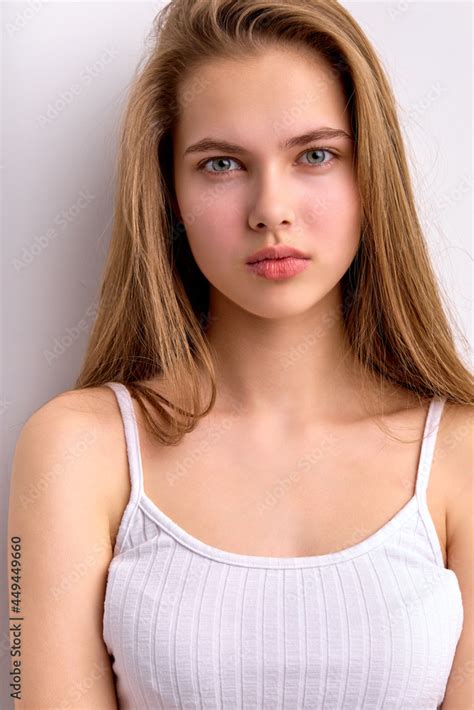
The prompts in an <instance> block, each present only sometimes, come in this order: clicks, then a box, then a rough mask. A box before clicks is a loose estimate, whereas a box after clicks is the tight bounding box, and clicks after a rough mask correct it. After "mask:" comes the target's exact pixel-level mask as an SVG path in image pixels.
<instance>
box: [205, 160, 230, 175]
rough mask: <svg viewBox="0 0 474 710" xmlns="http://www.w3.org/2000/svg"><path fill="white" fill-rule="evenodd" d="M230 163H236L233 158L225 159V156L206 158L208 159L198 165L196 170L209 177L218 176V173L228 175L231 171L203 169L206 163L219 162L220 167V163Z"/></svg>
mask: <svg viewBox="0 0 474 710" xmlns="http://www.w3.org/2000/svg"><path fill="white" fill-rule="evenodd" d="M232 161H233V162H236V161H235V160H234V158H227V157H226V156H218V157H217V158H208V159H207V160H205V161H204V162H203V163H201V164H200V165H198V170H201V171H202V172H204V173H208V174H210V175H218V174H219V173H229V172H233V171H231V170H206V169H205V168H206V165H207V164H208V163H218V162H220V163H221V165H222V163H224V164H225V163H229V162H232Z"/></svg>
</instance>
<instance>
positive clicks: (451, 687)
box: [439, 404, 474, 710]
mask: <svg viewBox="0 0 474 710" xmlns="http://www.w3.org/2000/svg"><path fill="white" fill-rule="evenodd" d="M445 409H446V412H445V413H444V415H443V417H442V420H441V421H442V426H441V425H440V431H439V434H440V436H441V440H440V442H439V444H440V448H439V456H440V457H442V460H443V469H444V472H445V474H446V481H447V491H448V492H447V511H446V523H447V566H448V568H449V569H450V570H452V571H453V572H454V573H455V575H456V579H457V581H458V584H459V589H460V591H461V596H462V603H463V624H462V632H461V635H460V638H459V641H458V643H457V647H456V653H455V656H454V661H453V665H452V669H451V673H450V676H449V679H448V683H447V686H446V692H445V697H444V701H443V708H445V709H446V710H456V709H457V708H467V707H472V697H473V692H474V686H473V679H472V673H468V672H466V669H468V668H469V666H470V665H472V658H473V653H474V607H473V602H474V556H473V552H474V524H473V522H474V515H473V492H474V487H473V479H474V461H473V453H474V452H473V436H472V435H473V426H474V414H473V410H474V407H472V406H459V405H451V404H449V405H448V404H446V405H445ZM443 420H444V421H443Z"/></svg>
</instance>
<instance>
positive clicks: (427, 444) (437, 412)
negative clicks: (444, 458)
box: [416, 397, 446, 505]
mask: <svg viewBox="0 0 474 710" xmlns="http://www.w3.org/2000/svg"><path fill="white" fill-rule="evenodd" d="M445 402H446V399H445V398H442V397H433V399H432V400H431V402H430V406H429V408H428V413H427V415H426V421H425V427H424V431H423V440H422V442H421V451H420V458H419V463H418V471H417V475H416V496H417V498H418V501H419V502H420V503H421V504H422V505H424V504H425V503H426V491H427V489H428V481H429V478H430V473H431V467H432V463H433V455H434V450H435V445H436V438H437V435H438V429H439V424H440V421H441V415H442V414H443V409H444V404H445Z"/></svg>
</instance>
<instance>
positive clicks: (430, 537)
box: [9, 0, 473, 710]
mask: <svg viewBox="0 0 474 710" xmlns="http://www.w3.org/2000/svg"><path fill="white" fill-rule="evenodd" d="M118 177H119V182H118V190H117V201H116V214H115V224H114V230H113V235H112V241H111V245H110V252H109V256H108V261H107V264H106V270H105V276H104V281H103V285H102V291H101V302H100V308H99V312H98V316H97V319H96V322H95V324H94V328H93V331H92V334H91V338H90V344H89V348H88V351H87V354H86V358H85V362H84V364H83V368H82V371H81V373H80V376H79V378H78V380H77V382H76V387H75V389H73V390H71V391H69V392H65V393H63V394H61V395H60V396H58V397H55V398H54V399H52V400H51V401H50V402H48V403H46V404H45V405H44V406H43V407H41V408H40V409H39V410H38V411H37V412H35V413H34V414H33V415H32V417H31V418H30V419H29V420H28V422H27V424H26V425H25V427H24V428H23V430H22V433H21V437H20V440H19V443H18V445H17V449H16V452H15V462H14V471H13V479H12V492H11V499H10V520H9V532H10V536H14V535H18V536H19V537H21V540H22V550H23V553H22V554H23V562H22V575H23V577H22V579H23V605H24V609H23V611H24V614H23V616H24V622H23V656H22V659H23V660H22V663H23V667H22V678H23V687H22V693H23V702H24V703H25V706H26V707H42V708H45V707H48V708H53V707H54V708H57V707H71V708H72V707H75V708H79V707H80V708H91V709H92V708H115V707H120V708H140V710H141V709H142V708H165V709H166V710H169V709H171V708H205V709H206V710H210V709H211V708H229V709H234V708H244V707H245V708H262V709H263V708H288V709H289V710H296V709H300V708H301V709H302V708H311V710H316V709H319V708H321V709H323V708H325V709H330V710H342V709H347V710H358V709H363V710H375V709H379V708H380V709H382V708H386V709H390V710H392V709H393V710H395V708H400V709H403V710H408V709H409V708H413V709H415V708H416V710H420V709H421V708H423V709H424V710H428V709H430V710H431V709H433V710H434V709H435V708H440V707H443V710H454V709H455V708H456V709H458V708H463V709H466V710H467V708H469V707H471V706H472V705H471V701H472V676H473V673H472V658H473V648H472V638H473V627H472V598H473V587H472V568H473V559H472V523H471V520H472V502H471V495H470V494H471V491H472V460H471V456H472V448H471V442H472V421H473V418H472V405H473V401H472V399H473V398H472V376H471V373H470V372H469V371H468V370H467V369H466V367H465V366H464V364H463V363H462V361H461V359H460V358H459V356H458V354H457V352H456V349H455V345H454V339H453V335H452V332H451V328H450V325H449V324H448V320H447V318H446V315H445V313H444V310H443V306H442V302H441V299H440V295H439V290H438V286H437V283H436V279H435V276H434V273H433V270H432V267H431V265H430V261H429V258H428V252H427V248H426V244H425V240H424V235H423V233H422V229H421V227H420V223H419V221H418V217H417V213H416V208H415V202H414V196H413V192H412V187H411V184H410V177H409V172H408V168H407V162H406V158H405V152H404V146H403V142H402V138H401V132H400V127H399V123H398V119H397V115H396V111H395V101H394V97H393V94H392V91H391V88H390V85H389V82H388V80H387V78H386V76H385V74H384V72H383V70H382V68H381V65H380V62H379V60H378V58H377V57H376V54H375V52H374V50H373V48H372V47H371V45H370V43H369V42H368V40H367V38H366V37H365V35H364V33H363V32H362V30H361V29H360V27H359V26H358V25H357V23H356V22H355V21H354V19H353V18H352V17H351V16H350V14H349V13H348V12H347V11H346V10H345V9H344V8H343V7H342V6H341V5H340V4H338V3H337V2H335V1H333V0H331V1H329V0H304V1H301V0H287V2H285V3H280V2H274V1H272V0H269V1H267V2H265V1H263V0H261V1H260V0H246V1H245V2H241V1H240V0H173V2H171V3H170V4H168V5H166V6H165V8H164V9H163V10H162V11H161V12H160V13H159V15H158V17H157V20H156V41H155V42H154V44H153V47H152V49H151V52H150V56H149V57H148V58H147V61H146V64H145V65H144V66H143V67H141V68H140V71H139V74H138V76H137V77H136V81H135V83H134V86H133V89H132V91H131V95H130V99H129V105H128V108H127V111H126V114H125V120H124V124H123V135H122V141H121V145H120V156H119V175H118ZM33 590H34V594H33ZM20 706H21V705H20V704H18V707H20Z"/></svg>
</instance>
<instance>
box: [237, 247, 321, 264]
mask: <svg viewBox="0 0 474 710" xmlns="http://www.w3.org/2000/svg"><path fill="white" fill-rule="evenodd" d="M290 257H291V258H294V259H306V260H307V259H310V258H311V257H310V256H309V254H305V253H303V252H302V251H300V250H299V249H296V248H295V247H292V246H290V245H289V244H277V245H275V246H268V247H264V248H263V249H259V250H258V251H256V252H255V253H254V254H252V255H251V256H249V258H248V259H247V264H257V263H259V262H260V261H281V260H283V259H286V258H290Z"/></svg>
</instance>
